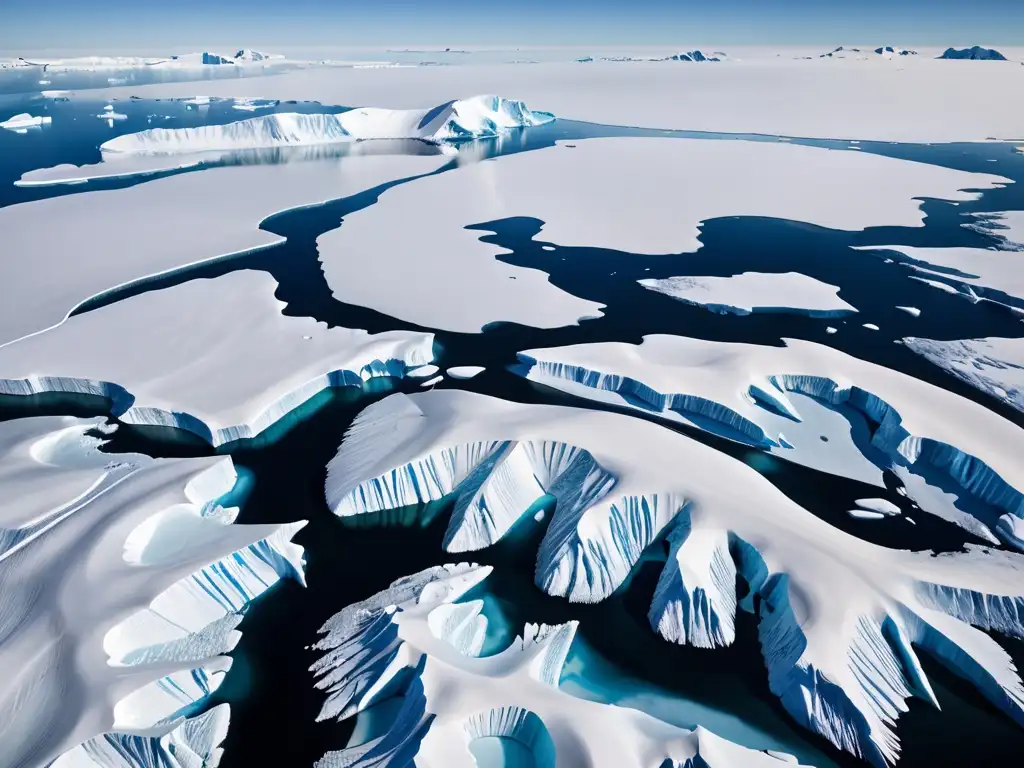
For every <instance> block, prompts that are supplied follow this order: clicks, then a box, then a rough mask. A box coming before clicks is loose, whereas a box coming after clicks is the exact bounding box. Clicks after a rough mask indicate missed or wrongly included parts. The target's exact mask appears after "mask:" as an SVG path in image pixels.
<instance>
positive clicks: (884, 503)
mask: <svg viewBox="0 0 1024 768" xmlns="http://www.w3.org/2000/svg"><path fill="white" fill-rule="evenodd" d="M855 503H856V504H857V506H858V507H860V508H861V509H869V510H871V511H872V512H878V513H879V514H881V515H898V514H900V513H901V510H900V508H899V507H897V506H896V505H895V504H893V503H892V502H891V501H889V500H888V499H857V501H856V502H855Z"/></svg>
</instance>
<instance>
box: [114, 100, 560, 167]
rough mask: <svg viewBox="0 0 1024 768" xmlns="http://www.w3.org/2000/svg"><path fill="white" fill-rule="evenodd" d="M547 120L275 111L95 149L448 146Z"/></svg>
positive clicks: (444, 109)
mask: <svg viewBox="0 0 1024 768" xmlns="http://www.w3.org/2000/svg"><path fill="white" fill-rule="evenodd" d="M208 102H209V99H207V103H208ZM553 119H554V117H553V116H552V115H549V114H547V113H546V112H531V111H530V110H529V109H527V107H526V105H525V104H523V103H522V102H520V101H512V100H509V99H503V98H501V97H500V96H475V97H473V98H469V99H460V100H457V101H451V102H448V103H447V104H441V105H440V106H438V107H435V108H434V109H429V110H393V109H378V108H376V107H360V108H358V109H353V110H350V111H348V112H343V113H341V114H336V115H335V114H315V115H313V114H298V113H294V112H281V113H277V114H274V115H266V116H264V117H254V118H252V119H249V120H239V121H237V122H234V123H227V124H226V125H204V126H199V127H196V128H152V129H150V130H147V131H142V132H140V133H132V134H126V135H124V136H118V137H117V138H114V139H111V140H110V141H107V142H105V143H104V144H103V145H102V146H101V147H100V149H101V150H102V151H103V152H106V153H115V152H125V153H133V154H134V153H167V152H208V151H211V150H219V151H223V150H239V149H259V148H266V147H288V146H309V145H315V144H333V143H336V142H343V141H359V140H365V139H420V140H423V141H435V142H436V141H452V140H459V139H479V138H486V137H490V136H496V135H498V133H499V132H500V131H502V130H507V129H510V128H521V127H524V126H531V125H542V124H543V123H547V122H551V121H552V120H553Z"/></svg>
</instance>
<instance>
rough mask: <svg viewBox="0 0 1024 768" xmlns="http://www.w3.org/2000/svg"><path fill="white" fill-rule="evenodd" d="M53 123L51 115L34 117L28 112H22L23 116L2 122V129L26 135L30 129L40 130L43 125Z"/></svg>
mask: <svg viewBox="0 0 1024 768" xmlns="http://www.w3.org/2000/svg"><path fill="white" fill-rule="evenodd" d="M51 122H53V118H52V117H50V116H49V115H38V116H35V117H33V116H32V115H30V114H29V113H28V112H22V113H21V114H18V115H15V116H14V117H11V118H8V119H7V120H4V121H3V122H0V128H6V129H7V130H8V131H17V132H19V133H24V132H25V131H27V129H29V128H38V127H39V126H41V125H49V124H50V123H51Z"/></svg>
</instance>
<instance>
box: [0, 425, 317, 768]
mask: <svg viewBox="0 0 1024 768" xmlns="http://www.w3.org/2000/svg"><path fill="white" fill-rule="evenodd" d="M97 428H99V429H100V430H101V431H102V432H107V433H109V432H110V429H111V428H108V427H106V426H105V425H103V424H102V423H100V422H98V421H97V420H91V421H89V420H67V419H55V418H49V417H47V418H43V419H27V420H17V421H14V422H10V423H4V424H2V425H0V440H2V445H3V448H2V449H0V451H2V452H0V480H2V482H3V484H4V489H5V490H6V491H9V492H11V493H12V496H11V498H12V499H13V501H12V503H11V504H9V505H7V506H6V507H5V508H4V509H3V511H2V512H0V525H2V526H3V534H2V535H0V544H3V549H2V551H0V584H3V586H4V589H3V592H4V595H5V598H4V610H3V611H2V612H0V668H3V669H4V670H7V672H8V674H5V676H4V677H3V678H2V679H0V744H2V745H3V748H2V750H0V766H3V768H15V767H16V766H24V765H49V764H50V763H51V761H53V760H56V759H58V758H59V757H60V756H61V755H64V754H65V753H69V751H70V756H68V757H66V758H64V761H63V762H62V763H60V765H62V766H67V768H71V766H75V767H76V768H77V766H79V765H83V762H82V761H83V760H84V759H85V758H86V757H88V758H90V759H92V760H94V761H99V764H100V765H104V766H107V765H110V764H111V763H110V762H103V761H104V760H106V759H107V757H108V756H109V755H119V754H121V752H123V751H124V750H130V751H131V753H132V754H133V755H135V756H136V757H138V758H139V759H143V760H144V762H143V763H142V764H143V765H147V766H148V765H153V766H154V768H157V767H158V768H167V763H166V761H165V762H159V759H160V758H159V756H160V755H162V754H167V755H173V756H175V757H176V758H180V759H181V760H182V761H183V762H182V764H181V768H196V764H195V763H189V762H186V761H185V759H186V755H187V752H186V745H191V746H188V749H191V750H192V751H193V752H196V753H197V754H202V753H203V752H209V753H210V754H214V748H215V747H216V745H217V744H218V743H219V742H220V740H221V739H222V738H223V729H224V728H225V727H226V724H227V712H226V710H223V711H222V713H221V714H218V715H216V716H213V717H211V718H208V719H206V720H202V721H199V722H192V723H191V725H190V724H189V723H184V724H183V723H182V722H181V720H180V717H179V715H180V714H181V712H180V710H181V709H182V707H183V706H186V705H190V704H192V703H194V702H196V701H198V700H200V699H201V698H202V697H203V696H205V695H206V693H208V692H209V691H211V690H213V689H215V688H216V686H217V685H219V683H220V682H221V680H222V679H223V676H224V673H225V672H226V670H227V669H228V668H229V666H230V659H228V658H227V657H226V656H223V655H222V654H223V653H225V652H226V651H228V650H230V649H231V648H232V647H233V646H234V643H235V642H237V639H238V633H237V631H235V629H234V628H235V627H236V626H237V624H238V621H239V620H240V617H239V615H238V614H239V612H240V611H241V610H244V608H245V606H246V605H247V604H248V602H249V601H250V600H251V599H252V598H253V597H255V596H256V595H257V594H259V593H260V592H262V591H264V590H265V589H266V588H267V587H269V586H270V585H271V584H272V583H274V582H276V581H277V580H278V579H279V578H280V577H281V576H288V577H290V578H295V579H299V580H301V578H302V567H303V566H302V548H301V547H299V546H297V545H294V544H292V543H291V541H290V539H291V536H292V535H293V534H294V532H295V531H297V530H298V529H299V528H301V527H302V525H303V523H301V522H299V523H293V524H288V525H235V524H233V521H234V514H235V512H236V510H224V509H222V508H221V507H220V506H219V505H218V503H217V500H218V499H219V498H221V497H222V496H223V495H224V494H225V493H227V492H228V491H230V490H231V488H232V487H233V485H234V483H235V480H236V475H235V471H234V467H233V465H232V462H231V459H230V458H226V457H211V458H202V459H150V458H148V457H145V456H138V455H123V456H122V455H118V454H107V453H102V452H100V451H99V450H98V449H99V447H100V446H101V445H102V444H103V442H104V439H103V438H101V437H96V436H94V435H93V432H92V431H93V430H95V429H97ZM12 533H13V535H12ZM176 729H177V730H176ZM199 731H202V732H203V733H198V732H199ZM204 734H205V735H204ZM119 750H120V751H119ZM147 756H148V757H147ZM109 759H113V758H109ZM148 759H152V760H154V761H156V762H152V763H147V762H145V760H148ZM92 764H93V763H91V762H88V761H86V762H84V765H87V766H88V765H92ZM113 764H114V765H118V764H119V763H118V762H116V761H115V762H114V763H113ZM170 765H174V763H170Z"/></svg>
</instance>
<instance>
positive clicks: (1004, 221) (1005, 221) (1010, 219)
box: [966, 211, 1024, 250]
mask: <svg viewBox="0 0 1024 768" xmlns="http://www.w3.org/2000/svg"><path fill="white" fill-rule="evenodd" d="M974 217H975V218H976V219H978V221H977V222H976V223H974V224H968V225H966V226H968V227H970V228H971V229H974V230H976V231H980V232H986V233H988V234H990V235H992V236H993V237H995V238H996V239H998V240H999V241H1000V244H1001V245H1002V246H1003V247H1005V248H1011V249H1016V250H1024V211H998V212H996V213H978V214H975V215H974Z"/></svg>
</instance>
